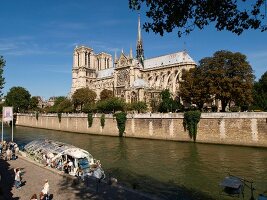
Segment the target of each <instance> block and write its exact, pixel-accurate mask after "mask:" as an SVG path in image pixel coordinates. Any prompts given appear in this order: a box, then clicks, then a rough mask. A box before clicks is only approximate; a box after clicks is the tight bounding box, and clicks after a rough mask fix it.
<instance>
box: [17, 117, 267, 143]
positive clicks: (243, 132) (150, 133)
mask: <svg viewBox="0 0 267 200" xmlns="http://www.w3.org/2000/svg"><path fill="white" fill-rule="evenodd" d="M101 115H102V114H94V115H93V124H92V127H88V120H87V114H85V113H81V114H62V117H61V122H59V119H58V116H57V114H48V115H47V114H46V115H44V114H39V116H38V120H37V119H36V117H35V115H34V114H18V115H17V125H20V126H28V127H36V128H44V129H52V130H59V131H69V132H77V133H86V134H96V135H109V136H118V135H119V134H118V133H119V131H118V128H117V122H116V119H115V117H114V116H113V115H112V114H107V115H105V126H104V127H101V122H100V121H101V120H100V118H101ZM124 136H126V137H135V138H147V139H161V140H174V141H192V140H191V139H190V137H189V135H188V132H187V131H185V130H184V127H183V113H166V114H162V113H144V114H128V115H127V121H126V128H125V133H124ZM197 142H201V143H215V144H234V145H247V146H261V147H267V112H242V113H241V112H238V113H202V114H201V119H200V122H199V124H198V134H197Z"/></svg>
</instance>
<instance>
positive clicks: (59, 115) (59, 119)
mask: <svg viewBox="0 0 267 200" xmlns="http://www.w3.org/2000/svg"><path fill="white" fill-rule="evenodd" d="M61 115H62V113H57V117H58V121H59V123H61Z"/></svg>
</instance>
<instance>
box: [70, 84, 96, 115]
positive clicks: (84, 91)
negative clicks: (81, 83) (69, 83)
mask: <svg viewBox="0 0 267 200" xmlns="http://www.w3.org/2000/svg"><path fill="white" fill-rule="evenodd" d="M95 98H96V93H95V92H94V91H92V90H90V89H89V88H80V89H77V90H76V91H75V92H74V94H73V95H72V102H73V105H74V108H75V109H77V108H78V107H80V110H83V106H84V105H85V104H88V103H93V102H94V101H95Z"/></svg>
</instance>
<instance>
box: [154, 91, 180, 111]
mask: <svg viewBox="0 0 267 200" xmlns="http://www.w3.org/2000/svg"><path fill="white" fill-rule="evenodd" d="M160 96H161V102H160V104H159V110H158V111H159V112H174V111H176V110H177V109H178V108H179V103H178V102H177V101H176V100H173V98H172V97H171V93H170V91H169V89H165V90H163V91H162V92H161V93H160Z"/></svg>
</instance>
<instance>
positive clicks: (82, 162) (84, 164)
mask: <svg viewBox="0 0 267 200" xmlns="http://www.w3.org/2000/svg"><path fill="white" fill-rule="evenodd" d="M78 163H79V166H80V167H81V169H86V168H89V163H88V160H87V158H79V160H78Z"/></svg>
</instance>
